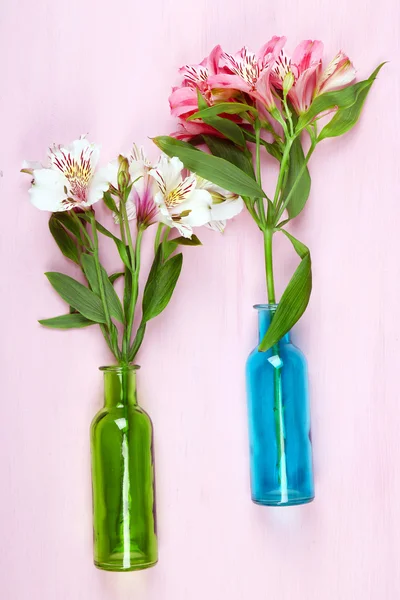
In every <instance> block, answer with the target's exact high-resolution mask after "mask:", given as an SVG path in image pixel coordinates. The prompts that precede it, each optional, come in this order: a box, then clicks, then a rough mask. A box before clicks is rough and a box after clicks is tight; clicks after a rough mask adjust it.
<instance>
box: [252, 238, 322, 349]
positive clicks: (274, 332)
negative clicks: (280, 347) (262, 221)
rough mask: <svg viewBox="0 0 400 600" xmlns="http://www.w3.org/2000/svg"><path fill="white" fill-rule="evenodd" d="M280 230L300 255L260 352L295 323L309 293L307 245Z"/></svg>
mask: <svg viewBox="0 0 400 600" xmlns="http://www.w3.org/2000/svg"><path fill="white" fill-rule="evenodd" d="M281 231H282V232H283V233H284V234H285V235H286V237H288V238H289V240H290V241H291V242H292V244H293V247H294V249H295V250H296V252H297V254H298V255H299V256H300V257H301V262H300V264H299V266H298V267H297V269H296V271H295V273H294V275H293V277H292V278H291V280H290V281H289V284H288V286H287V288H286V290H285V291H284V293H283V295H282V298H281V300H280V302H279V304H278V308H277V309H276V312H275V314H274V316H273V319H272V321H271V324H270V326H269V328H268V330H267V333H266V334H265V336H264V339H263V340H262V342H261V344H260V346H259V350H260V351H261V352H265V351H266V350H269V349H270V348H272V346H274V345H275V344H276V343H277V342H278V341H279V340H280V339H281V338H282V337H283V336H284V335H285V334H286V333H287V332H288V331H289V330H290V329H291V328H292V327H293V325H295V324H296V323H297V321H298V320H299V319H300V317H301V316H302V314H303V313H304V311H305V310H306V308H307V305H308V301H309V299H310V294H311V287H312V278H311V257H310V251H309V249H308V248H307V246H305V245H304V244H303V243H302V242H300V241H299V240H296V238H294V237H293V236H292V235H291V234H290V233H288V232H287V231H285V230H284V229H282V230H281Z"/></svg>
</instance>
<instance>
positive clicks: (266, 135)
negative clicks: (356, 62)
mask: <svg viewBox="0 0 400 600" xmlns="http://www.w3.org/2000/svg"><path fill="white" fill-rule="evenodd" d="M285 43H286V38H285V37H277V36H274V37H273V38H272V39H271V40H270V41H269V42H267V43H266V44H265V45H264V46H262V48H261V49H260V51H259V52H258V54H255V53H254V52H252V51H250V50H249V49H248V48H247V47H244V48H242V49H241V50H240V51H239V52H237V53H236V54H233V55H232V54H228V53H226V52H223V51H222V49H221V47H220V46H216V47H215V48H214V49H213V50H212V51H211V54H210V55H209V57H207V58H206V59H204V60H203V61H202V62H201V63H200V64H198V65H185V66H184V67H182V68H181V69H180V70H179V72H180V75H181V76H182V81H181V84H180V85H179V86H178V87H175V88H173V91H172V94H171V96H170V106H171V113H172V115H174V116H176V117H177V118H178V119H179V125H178V129H177V131H176V132H175V133H174V134H172V137H157V138H156V139H155V142H156V144H157V145H158V146H159V148H161V149H162V150H163V151H164V152H165V153H166V154H168V155H170V156H178V157H179V158H180V159H181V161H182V162H183V164H184V165H185V166H186V167H187V168H189V169H190V170H192V171H193V172H195V173H197V175H199V176H200V177H205V178H206V179H207V180H209V181H212V182H214V183H215V184H217V185H219V186H222V187H223V188H225V189H227V190H230V191H231V192H232V193H236V194H238V195H240V196H241V197H242V198H243V201H244V203H245V206H246V208H247V210H248V211H249V213H250V214H251V216H252V217H253V219H254V221H255V222H256V224H257V226H258V228H259V229H260V230H261V232H262V234H263V236H264V242H265V262H266V280H267V291H268V301H269V302H270V303H272V304H273V303H275V301H276V297H275V287H274V276H273V260H272V238H273V235H274V234H275V233H278V232H279V233H282V234H284V235H286V236H287V237H288V238H289V240H290V241H291V242H292V244H293V247H294V249H295V251H296V252H297V254H298V255H299V256H300V259H301V262H300V265H299V266H298V268H297V270H296V272H295V273H294V275H293V277H292V279H291V280H290V282H289V284H288V286H287V288H286V290H285V292H284V293H283V295H282V298H281V299H280V301H279V305H278V307H277V310H276V312H275V314H274V317H273V319H272V322H271V325H270V327H269V329H268V331H267V333H266V335H265V337H264V339H263V341H262V343H261V345H260V350H264V351H265V350H268V348H271V347H272V346H273V345H274V344H275V343H276V342H277V341H278V340H279V339H281V338H282V336H283V335H285V333H286V332H287V331H289V329H290V328H291V327H292V326H293V325H294V324H295V323H296V322H297V321H298V319H299V318H300V317H301V315H302V314H303V312H304V311H305V309H306V307H307V304H308V301H309V297H310V293H311V258H310V252H309V250H308V248H307V247H306V246H305V245H304V244H303V243H302V242H300V241H299V240H297V239H295V238H294V237H293V235H291V234H290V233H289V232H288V231H287V230H286V229H285V225H286V224H287V223H288V222H289V221H290V220H291V219H293V218H295V217H296V216H297V215H298V214H299V213H300V212H301V211H302V210H303V208H304V206H305V204H306V201H307V199H308V196H309V193H310V186H311V179H310V174H309V171H308V167H307V165H308V162H309V160H310V158H311V156H312V154H313V152H314V150H315V148H316V146H317V145H318V144H319V143H320V142H322V141H323V140H324V139H326V138H329V137H336V136H339V135H343V134H344V133H346V132H347V131H349V130H350V129H351V128H352V127H353V126H354V125H355V124H356V122H357V120H358V118H359V116H360V113H361V109H362V107H363V104H364V101H365V99H366V97H367V94H368V92H369V90H370V88H371V86H372V84H373V82H374V80H375V78H376V76H377V74H378V72H379V70H380V68H381V67H382V65H380V66H379V67H378V68H377V69H375V71H374V72H373V73H372V75H371V76H370V77H369V78H368V79H366V80H364V81H359V82H357V83H353V81H354V79H355V75H356V72H355V69H354V67H353V65H352V63H351V61H350V60H349V58H348V57H347V56H346V54H344V53H343V52H339V53H338V54H337V55H336V56H335V57H334V58H333V60H332V61H331V62H330V63H329V64H328V65H327V66H326V67H324V66H323V63H322V55H323V44H322V42H320V41H312V40H305V41H303V42H301V43H300V44H299V45H298V46H297V48H296V49H295V50H294V52H293V55H292V57H290V56H288V54H286V52H285V50H284V46H285ZM327 116H329V117H330V119H329V121H328V122H326V121H327V119H325V117H327ZM320 123H324V125H323V126H322V127H320V126H319V125H320ZM305 138H308V141H307V140H306V139H305ZM202 145H205V147H206V150H207V151H203V150H201V149H200V148H199V146H202ZM253 148H254V149H255V152H254V156H255V159H254V161H253V154H252V152H251V150H252V149H253ZM262 150H263V151H266V153H268V154H269V155H270V157H271V160H275V161H277V162H278V163H279V174H278V178H277V182H276V186H275V190H274V191H273V192H272V193H266V191H265V190H264V188H263V185H262V177H261V175H262V169H261V151H262ZM285 212H286V215H285Z"/></svg>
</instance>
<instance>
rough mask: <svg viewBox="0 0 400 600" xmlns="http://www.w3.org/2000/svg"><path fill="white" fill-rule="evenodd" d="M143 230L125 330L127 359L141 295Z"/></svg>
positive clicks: (138, 234) (139, 238) (138, 233)
mask: <svg viewBox="0 0 400 600" xmlns="http://www.w3.org/2000/svg"><path fill="white" fill-rule="evenodd" d="M143 231H144V230H143V229H142V228H141V227H139V229H138V232H137V237H136V252H135V269H134V271H133V273H132V295H131V301H130V305H129V314H128V322H127V324H126V329H125V339H126V345H125V348H126V357H128V356H129V353H130V342H131V337H132V329H133V320H134V317H135V308H136V303H137V299H138V295H139V273H140V247H141V243H142V237H143Z"/></svg>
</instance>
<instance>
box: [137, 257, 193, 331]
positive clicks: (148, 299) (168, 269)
mask: <svg viewBox="0 0 400 600" xmlns="http://www.w3.org/2000/svg"><path fill="white" fill-rule="evenodd" d="M182 260H183V256H182V254H177V255H176V256H173V257H172V258H170V259H169V260H167V261H166V262H162V248H161V245H160V246H159V248H158V251H157V254H156V256H155V259H154V262H153V265H152V267H151V270H150V273H149V277H148V280H147V283H146V286H145V288H144V293H143V317H142V319H143V321H150V319H154V317H156V316H157V315H159V314H160V313H161V312H162V311H163V310H164V309H165V307H166V306H167V304H168V302H169V301H170V299H171V296H172V293H173V291H174V289H175V286H176V282H177V281H178V278H179V275H180V273H181V269H182Z"/></svg>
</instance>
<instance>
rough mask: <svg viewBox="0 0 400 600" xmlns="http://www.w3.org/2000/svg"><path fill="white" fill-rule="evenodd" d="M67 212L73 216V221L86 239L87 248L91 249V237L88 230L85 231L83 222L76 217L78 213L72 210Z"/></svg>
mask: <svg viewBox="0 0 400 600" xmlns="http://www.w3.org/2000/svg"><path fill="white" fill-rule="evenodd" d="M69 214H70V215H71V217H72V218H73V220H74V221H75V223H76V224H77V225H78V227H79V229H80V231H81V233H83V237H84V238H86V241H87V243H88V244H89V249H90V250H93V244H92V239H91V237H90V235H89V234H88V232H87V231H86V227H85V226H84V224H83V223H82V221H81V220H80V218H79V217H78V215H77V214H76V212H75V211H74V210H71V211H70V213H69Z"/></svg>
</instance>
